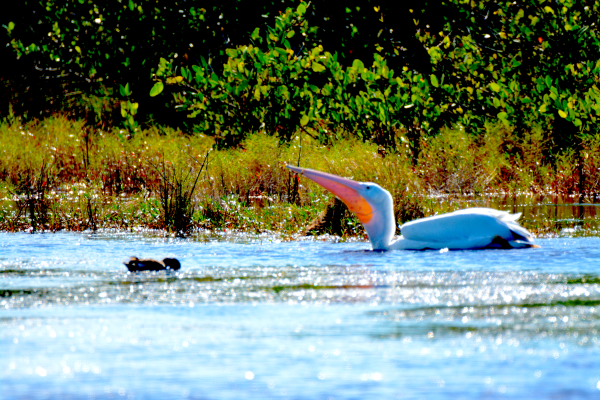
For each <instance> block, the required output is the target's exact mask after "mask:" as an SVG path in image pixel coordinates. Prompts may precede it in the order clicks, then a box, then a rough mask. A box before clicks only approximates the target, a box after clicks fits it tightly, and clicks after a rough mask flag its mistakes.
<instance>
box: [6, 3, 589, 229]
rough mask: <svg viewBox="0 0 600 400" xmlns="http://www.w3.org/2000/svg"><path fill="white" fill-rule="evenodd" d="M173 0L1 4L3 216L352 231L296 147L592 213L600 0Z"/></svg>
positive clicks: (327, 161) (511, 204)
mask: <svg viewBox="0 0 600 400" xmlns="http://www.w3.org/2000/svg"><path fill="white" fill-rule="evenodd" d="M171 3H172V2H171ZM171 3H169V2H164V4H162V5H161V6H160V7H159V6H157V2H156V1H155V0H153V1H150V0H136V1H133V0H129V1H118V2H108V3H106V4H104V3H100V2H96V1H94V0H80V1H77V2H73V1H67V0H57V1H53V2H40V1H37V0H35V1H33V0H26V1H25V3H24V6H23V7H22V9H23V10H27V11H26V12H22V13H18V14H15V13H12V14H11V13H5V14H6V15H2V16H1V17H0V19H2V21H0V41H1V42H2V43H3V44H4V46H0V54H1V55H2V60H3V61H4V66H5V67H6V68H5V69H4V70H3V72H2V73H1V74H0V138H1V139H2V140H1V142H0V151H1V155H2V157H1V159H0V199H1V200H0V230H3V231H31V232H46V231H50V232H53V231H59V230H69V231H95V230H98V229H107V228H111V229H112V228H115V229H121V230H135V229H156V230H162V231H164V232H168V233H169V234H173V235H179V236H186V235H190V234H193V233H194V232H223V231H225V232H250V233H259V234H263V233H267V234H276V235H281V236H283V237H287V236H296V235H299V234H320V233H329V234H335V235H338V236H340V237H342V238H348V237H363V238H364V236H365V234H364V231H363V228H362V226H361V225H360V223H358V221H357V220H356V219H355V217H354V216H353V215H351V214H349V213H348V212H347V210H346V209H345V207H343V205H341V203H339V202H337V203H336V202H334V201H333V199H332V197H331V195H329V194H328V193H325V192H324V191H323V189H322V188H319V187H317V186H315V185H314V184H313V183H311V182H307V181H306V180H303V179H298V178H297V177H296V176H294V175H293V174H291V173H290V172H289V171H288V170H287V169H286V168H285V165H286V164H293V165H299V166H300V167H306V168H313V169H317V170H321V171H327V172H331V173H334V174H337V175H342V176H346V177H351V178H353V179H355V180H359V181H374V182H376V183H378V184H380V185H381V186H382V187H384V188H386V189H388V190H389V191H390V192H391V193H392V196H393V197H394V202H395V213H396V219H397V221H398V223H399V224H401V223H403V222H405V221H409V220H412V219H415V218H420V217H425V216H430V215H434V214H436V213H443V212H448V211H452V210H456V209H458V208H464V207H470V206H483V207H494V208H498V209H504V210H508V211H511V212H523V217H522V219H521V221H520V222H521V223H522V224H523V225H524V226H525V227H526V228H528V229H530V230H531V231H532V232H534V233H535V234H537V235H538V236H552V235H561V234H574V235H596V234H597V232H598V229H597V225H598V222H597V221H598V220H597V218H596V208H595V207H594V206H593V205H592V204H593V203H597V201H598V196H599V193H600V131H599V130H598V121H599V118H600V61H599V60H600V40H598V38H599V37H600V31H599V27H598V25H597V22H598V14H599V12H600V0H594V1H586V2H583V1H564V2H558V3H556V2H546V1H540V0H524V1H521V2H519V3H518V4H517V3H516V2H497V1H495V0H484V1H478V2H475V1H471V2H468V1H467V2H465V1H462V0H444V1H441V0H427V1H424V2H420V3H419V4H418V5H417V4H412V3H406V2H398V1H390V0H384V1H382V2H380V3H381V4H379V3H378V4H377V5H375V4H374V3H370V2H365V1H362V0H357V1H355V2H350V3H347V4H346V3H344V4H338V3H336V2H327V1H321V0H315V1H311V2H305V1H303V0H285V1H283V2H279V1H263V2H252V3H251V2H247V1H240V0H224V1H220V2H212V3H211V2H197V1H185V2H175V3H172V4H171ZM417 6H418V8H417ZM413 7H414V8H413ZM557 205H558V206H557ZM566 205H570V207H567V206H566Z"/></svg>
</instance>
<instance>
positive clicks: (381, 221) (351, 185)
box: [287, 165, 396, 250]
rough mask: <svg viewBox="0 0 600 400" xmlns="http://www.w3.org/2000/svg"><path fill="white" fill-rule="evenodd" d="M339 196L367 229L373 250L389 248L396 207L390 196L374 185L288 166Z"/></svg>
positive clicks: (393, 229)
mask: <svg viewBox="0 0 600 400" xmlns="http://www.w3.org/2000/svg"><path fill="white" fill-rule="evenodd" d="M287 167H288V168H289V169H291V170H292V171H294V172H296V173H297V174H299V175H304V176H305V177H307V178H308V179H310V180H312V181H313V182H315V183H317V184H319V185H320V186H322V187H324V188H325V189H327V190H329V191H330V192H331V193H333V194H334V195H336V196H337V197H338V198H339V199H340V200H342V201H343V202H344V204H346V206H347V207H348V209H349V210H350V211H352V212H353V213H354V214H356V216H357V217H358V219H359V220H360V222H361V223H362V224H363V226H364V227H365V230H366V231H367V234H368V235H369V239H370V240H371V244H372V246H373V250H384V249H386V248H387V247H388V245H389V244H390V242H391V241H392V238H393V237H394V232H395V231H396V226H395V224H396V222H395V220H394V206H393V201H392V195H390V192H388V191H387V190H385V189H384V188H382V187H381V186H379V185H378V184H376V183H372V182H356V181H353V180H351V179H346V178H342V177H341V176H337V175H332V174H328V173H326V172H320V171H315V170H313V169H308V168H299V167H294V166H292V165H288V166H287Z"/></svg>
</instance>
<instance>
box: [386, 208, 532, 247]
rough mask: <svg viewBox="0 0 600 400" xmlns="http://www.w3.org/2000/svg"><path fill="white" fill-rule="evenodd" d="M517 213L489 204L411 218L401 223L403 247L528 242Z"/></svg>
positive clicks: (528, 239) (470, 245) (476, 245)
mask: <svg viewBox="0 0 600 400" xmlns="http://www.w3.org/2000/svg"><path fill="white" fill-rule="evenodd" d="M520 216H521V214H509V213H508V212H506V211H498V210H493V209H490V208H468V209H464V210H460V211H455V212H452V213H448V214H442V215H436V216H434V217H429V218H423V219H419V220H416V221H411V222H408V223H406V224H404V225H402V226H401V227H400V229H401V230H402V238H403V240H404V242H405V243H403V244H402V247H403V248H421V249H422V248H446V247H447V248H450V249H475V248H482V247H487V246H490V245H492V244H493V243H508V244H510V245H512V243H513V242H517V241H525V242H531V241H532V240H533V238H532V235H531V233H530V232H529V231H528V230H527V229H525V228H523V227H522V226H520V225H519V224H518V223H517V222H516V220H517V219H518V218H519V217H520ZM401 241H402V240H401ZM398 245H400V243H399V244H398ZM406 246H408V247H406ZM500 246H501V245H500Z"/></svg>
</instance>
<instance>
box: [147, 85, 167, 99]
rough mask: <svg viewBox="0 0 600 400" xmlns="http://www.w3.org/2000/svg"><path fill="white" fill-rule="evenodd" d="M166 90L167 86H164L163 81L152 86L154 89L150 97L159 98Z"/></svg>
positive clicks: (151, 90)
mask: <svg viewBox="0 0 600 400" xmlns="http://www.w3.org/2000/svg"><path fill="white" fill-rule="evenodd" d="M164 88H165V85H163V83H162V82H161V81H158V82H156V83H155V84H154V86H152V89H150V96H151V97H154V96H158V95H159V94H160V93H161V92H162V91H163V89H164Z"/></svg>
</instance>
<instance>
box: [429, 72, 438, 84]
mask: <svg viewBox="0 0 600 400" xmlns="http://www.w3.org/2000/svg"><path fill="white" fill-rule="evenodd" d="M429 79H431V84H432V85H433V87H438V86H440V83H439V82H438V79H437V77H436V76H435V75H434V74H431V76H430V77H429Z"/></svg>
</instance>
